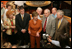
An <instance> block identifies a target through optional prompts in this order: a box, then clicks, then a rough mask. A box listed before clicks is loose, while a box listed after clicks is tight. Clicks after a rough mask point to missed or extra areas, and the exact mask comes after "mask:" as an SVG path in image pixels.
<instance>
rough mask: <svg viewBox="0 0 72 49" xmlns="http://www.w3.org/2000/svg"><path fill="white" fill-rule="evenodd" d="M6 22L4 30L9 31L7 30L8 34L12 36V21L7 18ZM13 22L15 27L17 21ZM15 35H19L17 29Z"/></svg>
mask: <svg viewBox="0 0 72 49" xmlns="http://www.w3.org/2000/svg"><path fill="white" fill-rule="evenodd" d="M4 21H5V24H4V28H5V29H7V30H6V34H8V35H12V29H11V27H10V26H12V24H11V21H10V19H9V18H6V19H5V20H4ZM12 21H13V25H14V26H15V19H13V20H12ZM14 33H15V34H16V33H17V30H16V28H15V29H14Z"/></svg>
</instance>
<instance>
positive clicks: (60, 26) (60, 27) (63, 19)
mask: <svg viewBox="0 0 72 49" xmlns="http://www.w3.org/2000/svg"><path fill="white" fill-rule="evenodd" d="M63 21H64V18H63V20H62V22H61V25H60V27H59V28H58V29H60V28H61V27H62V24H63Z"/></svg>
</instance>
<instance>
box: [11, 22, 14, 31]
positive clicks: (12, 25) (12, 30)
mask: <svg viewBox="0 0 72 49" xmlns="http://www.w3.org/2000/svg"><path fill="white" fill-rule="evenodd" d="M11 24H12V26H13V21H11ZM12 32H14V29H12Z"/></svg>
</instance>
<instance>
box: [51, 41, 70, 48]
mask: <svg viewBox="0 0 72 49" xmlns="http://www.w3.org/2000/svg"><path fill="white" fill-rule="evenodd" d="M51 43H52V44H54V45H56V46H58V47H61V46H60V42H59V41H55V40H52V42H51ZM65 48H70V47H69V46H66V47H65Z"/></svg>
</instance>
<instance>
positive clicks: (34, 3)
mask: <svg viewBox="0 0 72 49" xmlns="http://www.w3.org/2000/svg"><path fill="white" fill-rule="evenodd" d="M50 3H51V1H26V5H28V6H32V7H42V6H46V5H49V4H50Z"/></svg>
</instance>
